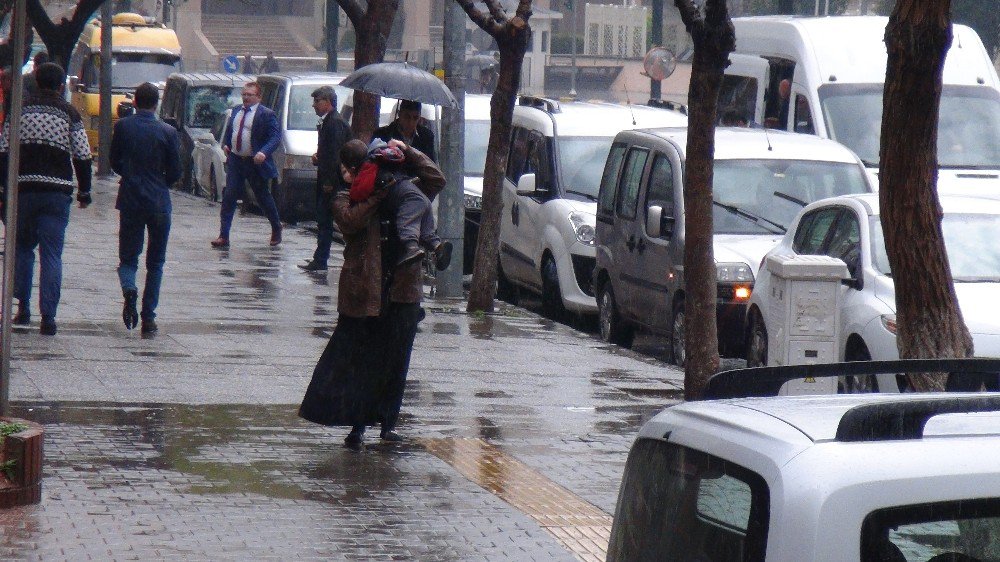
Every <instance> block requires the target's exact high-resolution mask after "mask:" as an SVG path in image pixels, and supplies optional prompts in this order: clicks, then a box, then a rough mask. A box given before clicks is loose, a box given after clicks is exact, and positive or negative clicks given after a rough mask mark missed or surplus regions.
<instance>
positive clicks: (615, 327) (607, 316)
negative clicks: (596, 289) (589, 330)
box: [597, 283, 635, 347]
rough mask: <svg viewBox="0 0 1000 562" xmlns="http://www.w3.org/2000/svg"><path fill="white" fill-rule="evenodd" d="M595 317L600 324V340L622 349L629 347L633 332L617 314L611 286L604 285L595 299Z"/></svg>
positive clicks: (616, 304) (616, 305)
mask: <svg viewBox="0 0 1000 562" xmlns="http://www.w3.org/2000/svg"><path fill="white" fill-rule="evenodd" d="M597 315H598V322H599V324H600V330H601V339H602V340H604V341H606V342H608V343H613V344H616V345H620V346H622V347H631V346H632V339H633V338H634V336H635V330H634V329H633V328H632V327H631V326H629V325H627V324H626V323H625V322H624V321H623V320H622V317H621V316H620V315H619V314H618V303H617V302H615V294H614V291H612V290H611V284H610V283H608V284H605V285H604V287H603V288H602V289H601V292H600V296H599V298H598V299H597Z"/></svg>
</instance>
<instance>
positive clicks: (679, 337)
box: [670, 300, 687, 367]
mask: <svg viewBox="0 0 1000 562" xmlns="http://www.w3.org/2000/svg"><path fill="white" fill-rule="evenodd" d="M684 318H685V314H684V301H683V300H680V301H677V304H675V305H674V312H673V314H672V315H671V320H670V360H671V361H673V363H674V365H677V366H678V367H683V366H684V365H685V363H687V348H686V345H687V344H686V343H685V342H686V341H687V337H686V335H685V334H686V330H685V328H684Z"/></svg>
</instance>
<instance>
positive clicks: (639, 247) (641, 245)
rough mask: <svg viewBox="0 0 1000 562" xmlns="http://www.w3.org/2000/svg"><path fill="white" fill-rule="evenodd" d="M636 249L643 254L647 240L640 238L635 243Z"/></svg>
mask: <svg viewBox="0 0 1000 562" xmlns="http://www.w3.org/2000/svg"><path fill="white" fill-rule="evenodd" d="M635 249H636V251H637V252H639V253H640V254H641V253H642V252H643V250H645V249H646V241H645V240H643V239H642V238H640V239H639V241H638V242H636V243H635Z"/></svg>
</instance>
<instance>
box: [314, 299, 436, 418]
mask: <svg viewBox="0 0 1000 562" xmlns="http://www.w3.org/2000/svg"><path fill="white" fill-rule="evenodd" d="M419 318H420V305H419V304H399V303H390V304H389V305H388V306H387V307H386V310H385V312H384V313H383V314H382V316H378V317H370V318H350V317H347V316H343V315H341V316H340V317H339V318H338V319H337V326H336V328H334V330H333V335H332V336H331V337H330V341H329V342H328V343H327V344H326V349H324V350H323V355H322V356H320V358H319V362H318V363H317V364H316V368H315V369H313V376H312V381H310V383H309V388H308V389H306V394H305V396H304V397H303V399H302V405H301V406H299V416H300V417H302V418H305V419H307V420H309V421H311V422H314V423H318V424H322V425H328V426H334V425H346V426H352V427H353V426H358V425H375V424H381V425H382V427H384V428H387V429H392V428H394V427H395V426H396V421H397V420H398V419H399V409H400V407H401V406H402V403H403V391H404V390H405V388H406V374H407V372H408V371H409V369H410V353H411V351H412V350H413V339H414V337H415V336H416V334H417V323H418V322H419Z"/></svg>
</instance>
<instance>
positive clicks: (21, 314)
mask: <svg viewBox="0 0 1000 562" xmlns="http://www.w3.org/2000/svg"><path fill="white" fill-rule="evenodd" d="M11 320H12V321H13V322H14V323H15V324H17V325H18V326H27V325H28V324H30V323H31V309H29V308H28V304H27V303H24V302H21V301H17V314H15V315H14V318H12V319H11Z"/></svg>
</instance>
